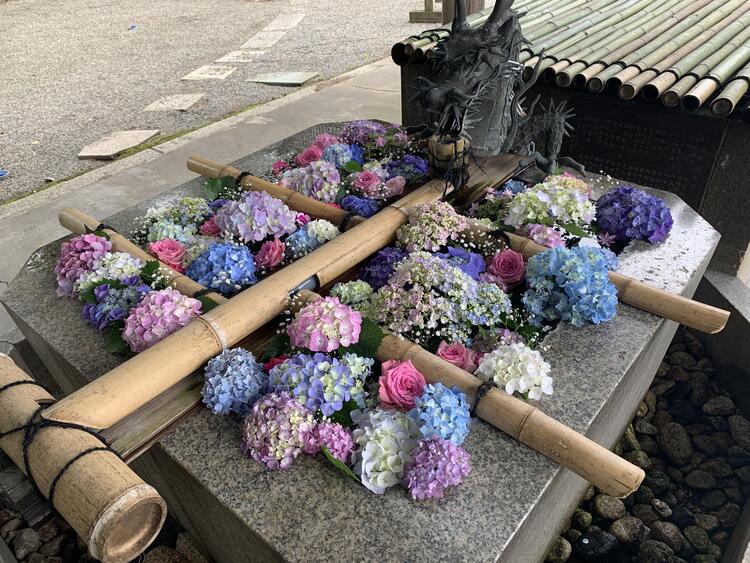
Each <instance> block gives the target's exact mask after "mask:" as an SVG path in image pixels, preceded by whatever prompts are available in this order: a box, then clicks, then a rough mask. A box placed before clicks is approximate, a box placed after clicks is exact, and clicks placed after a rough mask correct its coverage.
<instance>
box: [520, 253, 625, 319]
mask: <svg viewBox="0 0 750 563" xmlns="http://www.w3.org/2000/svg"><path fill="white" fill-rule="evenodd" d="M616 267H617V257H616V256H615V255H614V254H613V253H612V252H611V251H609V250H606V249H602V248H591V247H576V248H550V249H549V250H545V251H544V252H541V253H539V254H536V255H535V256H532V257H531V259H530V260H529V263H528V267H527V270H526V280H527V282H528V284H529V289H528V290H527V291H526V293H524V295H523V303H524V305H525V306H526V308H527V309H528V311H529V313H531V315H532V322H533V323H535V324H541V323H542V322H543V321H554V320H562V321H570V322H571V323H572V324H573V325H574V326H583V325H584V324H585V323H586V322H591V323H594V324H598V323H600V322H603V321H608V320H610V319H611V318H612V317H614V316H615V310H616V306H617V290H616V288H615V286H614V285H612V283H610V281H609V270H610V269H616Z"/></svg>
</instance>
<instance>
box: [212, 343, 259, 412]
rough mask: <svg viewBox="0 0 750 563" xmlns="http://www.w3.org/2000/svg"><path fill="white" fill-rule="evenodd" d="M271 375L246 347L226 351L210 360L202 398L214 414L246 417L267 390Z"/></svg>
mask: <svg viewBox="0 0 750 563" xmlns="http://www.w3.org/2000/svg"><path fill="white" fill-rule="evenodd" d="M267 381H268V376H267V375H266V373H265V372H264V371H263V367H262V366H261V365H260V364H259V363H258V362H257V361H256V360H255V356H253V355H252V353H250V352H248V351H247V350H245V349H243V348H232V349H227V350H224V351H223V352H222V353H221V354H219V355H218V356H216V357H215V358H212V359H211V360H209V362H208V364H206V368H205V376H204V382H203V389H202V390H201V395H202V396H203V404H204V405H206V406H207V407H208V408H210V409H211V410H212V411H213V413H214V414H229V413H234V414H238V415H240V416H246V415H247V414H248V413H249V412H250V407H252V405H253V404H254V403H255V401H257V400H258V398H259V397H260V396H261V394H262V393H263V390H264V389H265V388H266V383H267Z"/></svg>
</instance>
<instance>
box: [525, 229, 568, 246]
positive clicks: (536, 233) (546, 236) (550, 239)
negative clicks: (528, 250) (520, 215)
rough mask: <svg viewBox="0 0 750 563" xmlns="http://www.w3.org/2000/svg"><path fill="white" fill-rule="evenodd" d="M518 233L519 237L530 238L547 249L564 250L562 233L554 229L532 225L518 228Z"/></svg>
mask: <svg viewBox="0 0 750 563" xmlns="http://www.w3.org/2000/svg"><path fill="white" fill-rule="evenodd" d="M517 232H518V234H519V235H521V236H523V237H528V238H530V239H531V240H533V241H534V242H535V243H537V244H541V245H542V246H546V247H547V248H558V247H559V248H562V247H563V246H565V241H564V240H563V238H562V233H560V231H558V230H557V229H555V228H554V227H547V226H546V225H540V224H538V223H532V224H529V225H522V226H521V227H519V228H518V230H517Z"/></svg>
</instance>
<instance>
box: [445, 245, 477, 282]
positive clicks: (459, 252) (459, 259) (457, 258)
mask: <svg viewBox="0 0 750 563" xmlns="http://www.w3.org/2000/svg"><path fill="white" fill-rule="evenodd" d="M435 256H437V257H439V258H442V259H443V260H446V261H448V262H449V263H450V264H451V265H452V266H454V267H456V268H458V269H459V270H461V271H462V272H463V273H464V274H466V275H467V276H469V277H470V278H472V279H475V280H478V279H479V274H481V273H482V272H484V270H485V269H486V268H487V264H486V263H485V261H484V258H483V257H482V256H481V255H479V254H475V253H474V252H469V251H468V250H465V249H463V248H459V247H456V246H449V247H448V252H447V253H439V254H435Z"/></svg>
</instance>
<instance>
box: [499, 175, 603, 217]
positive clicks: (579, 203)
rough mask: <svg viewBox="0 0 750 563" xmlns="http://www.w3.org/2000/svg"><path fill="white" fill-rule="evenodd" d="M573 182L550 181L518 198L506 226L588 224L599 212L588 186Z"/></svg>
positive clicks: (513, 202) (521, 194)
mask: <svg viewBox="0 0 750 563" xmlns="http://www.w3.org/2000/svg"><path fill="white" fill-rule="evenodd" d="M571 184H572V182H567V183H561V182H559V181H555V180H550V179H548V180H546V181H545V182H543V183H541V184H537V185H535V186H533V187H531V188H528V189H527V190H525V191H523V192H520V193H519V194H517V195H515V196H514V197H513V199H512V200H511V202H510V205H509V208H508V213H507V215H506V216H505V218H504V221H505V223H506V224H508V225H511V226H513V227H519V226H521V225H523V224H528V223H539V224H542V225H548V226H550V225H552V224H558V225H568V224H573V225H578V226H583V225H588V224H589V223H591V221H593V220H594V216H595V214H596V209H595V207H594V203H593V202H592V201H591V200H590V199H589V192H588V189H587V188H588V187H587V186H586V184H585V183H583V182H581V184H582V185H583V186H586V187H585V188H584V187H582V186H578V185H577V183H576V184H575V185H572V186H571Z"/></svg>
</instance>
